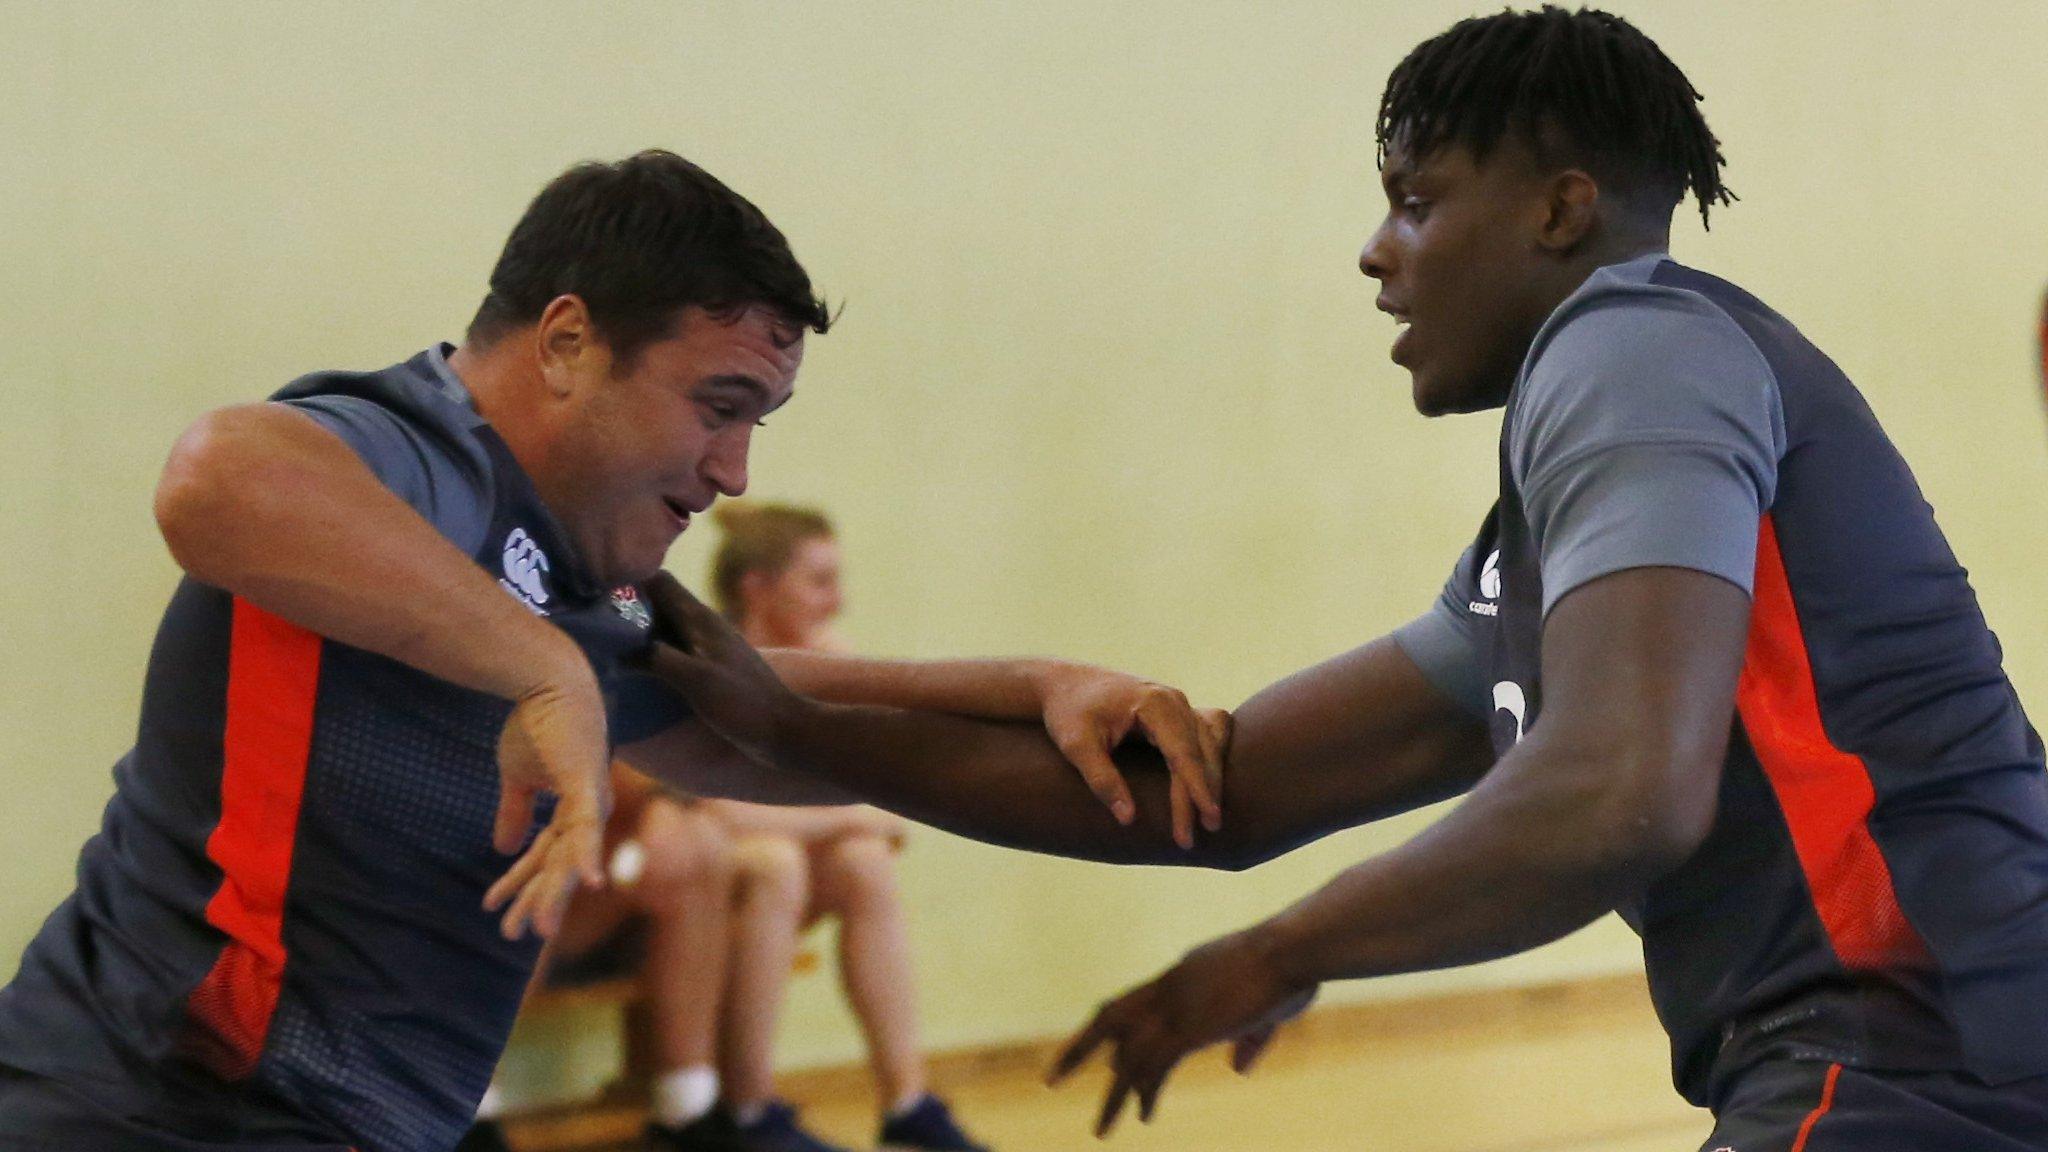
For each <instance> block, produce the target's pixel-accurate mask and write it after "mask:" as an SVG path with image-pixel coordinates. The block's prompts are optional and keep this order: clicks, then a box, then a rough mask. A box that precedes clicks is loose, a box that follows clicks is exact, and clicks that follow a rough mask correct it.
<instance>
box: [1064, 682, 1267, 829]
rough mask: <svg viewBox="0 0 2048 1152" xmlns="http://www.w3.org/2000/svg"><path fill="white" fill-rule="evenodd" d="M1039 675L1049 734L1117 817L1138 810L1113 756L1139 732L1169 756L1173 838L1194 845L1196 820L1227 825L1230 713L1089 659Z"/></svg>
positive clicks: (1121, 818) (1124, 819)
mask: <svg viewBox="0 0 2048 1152" xmlns="http://www.w3.org/2000/svg"><path fill="white" fill-rule="evenodd" d="M1037 681H1038V694H1039V704H1040V707H1041V708H1042V709H1043V710H1044V713H1045V715H1044V719H1045V731H1046V734H1047V735H1049V736H1051V737H1052V742H1053V743H1054V744H1056V745H1058V746H1059V750H1060V753H1061V755H1063V756H1065V757H1066V758H1067V762H1068V763H1070V764H1072V765H1073V766H1074V768H1075V769H1076V770H1077V771H1079V772H1080V773H1081V778H1082V779H1084V780H1086V781H1087V782H1088V788H1089V790H1090V791H1092V792H1094V793H1095V796H1096V799H1098V800H1101V801H1102V802H1103V804H1104V805H1106V806H1107V807H1108V808H1109V810H1110V813H1111V814H1112V815H1114V816H1115V817H1116V818H1117V821H1118V822H1119V823H1122V824H1129V823H1130V822H1131V821H1132V820H1134V819H1136V818H1137V811H1138V810H1137V805H1136V803H1135V802H1134V801H1133V800H1132V799H1131V788H1130V785H1129V784H1127V783H1125V782H1124V778H1123V774H1122V773H1121V772H1119V771H1117V767H1116V763H1115V761H1114V760H1112V759H1111V758H1110V754H1111V753H1112V752H1113V751H1115V749H1116V746H1117V745H1119V744H1121V743H1123V742H1124V741H1125V740H1126V739H1128V738H1129V737H1131V736H1133V735H1136V736H1139V737H1142V738H1143V739H1144V740H1145V741H1146V742H1147V743H1150V744H1151V745H1152V746H1153V747H1155V748H1157V749H1159V753H1160V755H1161V756H1162V757H1163V758H1164V759H1165V760H1166V768H1167V772H1168V773H1169V776H1170V780H1171V783H1170V786H1169V788H1168V790H1167V796H1168V800H1169V809H1170V811H1171V814H1172V818H1173V840H1174V843H1176V844H1178V845H1180V846H1181V847H1182V848H1193V847H1194V846H1195V821H1196V819H1197V818H1199V819H1200V820H1201V823H1202V827H1204V828H1207V829H1208V830H1209V831H1211V832H1214V831H1216V830H1218V829H1220V828H1222V827H1223V808H1222V805H1221V803H1220V799H1221V797H1222V795H1223V759H1224V756H1225V754H1226V753H1227V752H1228V751H1229V748H1230V728H1231V717H1230V713H1228V712H1226V711H1224V710H1223V709H1221V708H1196V707H1194V706H1193V705H1192V704H1189V703H1188V698H1187V696H1186V695H1184V694H1183V693H1182V692H1181V691H1180V689H1178V688H1171V687H1168V686H1167V685H1164V684H1160V683H1157V682H1155V681H1151V680H1146V679H1143V678H1141V677H1137V676H1133V675H1130V674H1129V673H1126V672H1116V671H1112V670H1111V669H1108V668H1097V667H1094V666H1092V665H1088V664H1069V663H1065V662H1059V661H1055V662H1050V663H1048V664H1046V665H1045V667H1044V671H1042V672H1041V673H1039V675H1038V677H1037Z"/></svg>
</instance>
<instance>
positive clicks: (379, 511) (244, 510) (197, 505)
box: [156, 404, 595, 699]
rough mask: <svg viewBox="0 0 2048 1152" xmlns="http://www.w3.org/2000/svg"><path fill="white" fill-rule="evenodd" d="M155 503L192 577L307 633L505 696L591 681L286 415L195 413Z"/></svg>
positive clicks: (274, 411) (410, 516)
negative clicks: (203, 415)
mask: <svg viewBox="0 0 2048 1152" xmlns="http://www.w3.org/2000/svg"><path fill="white" fill-rule="evenodd" d="M156 507H157V518H158V523H159V524H160V526H161V527H162V529H163V533H164V538H165V541H166V542H167V543H168V544H169V545H170V547H171V552H172V555H173V556H174V557H175V558H176V559H177V561H178V563H179V564H180V566H182V567H183V568H184V569H185V570H186V571H187V572H189V573H190V574H191V575H192V576H193V577H194V578H195V579H198V580H201V581H204V582H205V583H208V584H212V585H214V586H216V587H220V588H224V589H226V590H227V591H229V592H232V593H234V594H235V595H237V596H240V597H243V598H244V599H246V600H248V601H249V602H250V603H252V604H255V605H256V606H257V607H260V608H263V609H265V610H266V611H269V612H273V613H275V614H277V615H278V616H281V617H283V618H284V619H286V620H289V621H291V622H292V623H294V624H298V625H300V626H302V627H304V628H307V629H310V630H312V631H314V632H317V633H319V634H321V635H322V636H326V637H330V638H332V639H334V640H338V641H340V642H342V643H344V644H349V645H351V646H354V647H357V648H362V649H364V650H366V651H370V652H375V653H377V654H379V655H382V656H388V657H390V658H392V659H395V660H399V661H401V662H403V663H406V664H409V665H411V666H413V667H415V668H419V669H421V670H423V671H426V672H429V673H432V674H433V675H436V676H439V677H441V678H442V679H445V680H449V681H451V682H453V683H456V684H459V685H462V686H463V687H466V688H472V689H476V690H478V691H483V692H489V693H492V694H494V695H497V696H502V697H505V698H507V699H515V698H518V697H521V696H523V695H526V694H527V693H529V692H532V691H534V690H536V689H537V688H539V687H540V686H541V685H543V684H547V683H551V682H552V683H574V684H579V685H580V684H582V683H584V682H589V684H590V687H592V688H594V686H595V685H594V681H593V680H592V679H591V673H590V669H589V666H588V664H587V662H585V661H584V659H583V657H582V655H581V653H580V652H579V651H578V650H577V649H576V646H575V644H574V643H573V642H572V641H571V640H570V639H569V638H568V637H567V636H566V635H565V634H564V633H562V632H561V631H560V630H558V629H556V628H554V627H552V626H551V625H549V624H547V623H546V622H545V621H543V620H541V619H540V618H538V617H536V616H534V615H533V614H532V613H530V612H528V611H527V610H526V609H525V608H523V607H521V606H520V605H519V603H518V602H517V601H515V600H514V599H513V598H512V597H510V596H508V595H506V594H505V592H504V590H503V589H501V588H499V587H498V586H497V584H496V583H495V582H494V581H493V580H492V579H491V578H490V576H489V575H487V574H486V573H485V572H484V571H483V570H482V569H481V568H479V567H478V566H477V565H476V563H475V562H474V561H473V560H472V559H471V558H470V557H468V556H466V555H464V554H463V552H462V551H461V550H460V549H458V548H456V547H455V546H454V545H453V544H451V543H449V542H448V540H447V539H446V538H444V537H443V536H442V535H441V534H440V533H439V532H438V531H436V530H435V529H434V527H433V526H432V525H431V524H428V523H427V522H426V520H424V519H423V518H422V517H421V516H420V515H419V514H418V513H417V512H415V511H413V509H412V508H411V507H410V506H409V505H407V504H406V503H405V502H404V501H403V500H400V499H399V498H398V497H397V496H396V495H394V494H392V493H391V492H390V491H389V490H388V489H386V488H385V487H384V486H383V485H382V484H381V483H379V482H378V480H377V478H376V477H375V475H373V474H372V473H371V472H370V470H369V469H368V467H367V466H365V465H364V464H363V463H362V461H361V460H359V459H358V458H357V457H356V456H355V454H354V453H353V452H352V451H350V450H349V448H348V447H347V445H345V444H343V443H342V442H341V441H340V439H338V438H337V437H335V436H334V435H333V434H331V433H329V432H328V431H327V430H326V429H324V428H321V427H320V426H319V425H318V424H316V423H315V422H314V421H313V420H311V419H310V418H308V417H307V416H305V415H303V414H302V413H298V412H295V411H292V410H291V409H289V408H286V407H284V406H282V405H275V404H262V405H250V406H247V407H243V408H238V409H228V410H224V411H222V412H217V413H214V414H213V415H211V416H209V417H207V418H206V419H204V420H202V421H201V422H200V423H199V424H198V425H196V426H195V427H194V428H193V430H192V431H190V432H188V433H187V434H186V435H185V437H184V438H183V439H181V440H180V442H179V444H178V447H177V448H176V449H175V450H174V451H173V454H172V457H171V461H170V463H169V465H168V466H167V467H166V469H165V472H164V478H163V481H162V482H161V484H160V485H159V487H158V490H157V505H156Z"/></svg>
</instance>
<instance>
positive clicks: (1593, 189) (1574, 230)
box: [1536, 168, 1602, 252]
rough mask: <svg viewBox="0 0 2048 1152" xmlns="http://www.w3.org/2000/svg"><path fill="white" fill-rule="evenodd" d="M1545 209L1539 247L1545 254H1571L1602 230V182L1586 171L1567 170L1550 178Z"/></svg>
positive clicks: (1538, 238)
mask: <svg viewBox="0 0 2048 1152" xmlns="http://www.w3.org/2000/svg"><path fill="white" fill-rule="evenodd" d="M1544 207H1545V213H1544V220H1543V228H1542V231H1541V232H1539V233H1538V234H1537V238H1536V242H1537V244H1538V245H1540V246H1541V247H1542V248H1543V249H1544V250H1545V251H1546V252H1569V251H1571V250H1572V249H1574V248H1576V247H1578V246H1579V245H1580V244H1581V243H1583V242H1584V241H1585V240H1586V238H1587V237H1589V236H1591V235H1592V234H1593V232H1594V231H1595V230H1596V229H1597V228H1598V227H1599V223H1600V212H1601V207H1602V206H1601V203H1600V183H1599V181H1597V180H1595V179H1593V177H1592V176H1591V175H1589V174H1588V173H1587V172H1586V171H1585V170H1584V169H1580V168H1567V169H1565V170H1564V171H1562V172H1559V173H1557V174H1556V175H1554V176H1552V177H1550V179H1549V182H1548V184H1547V186H1546V187H1545V189H1544Z"/></svg>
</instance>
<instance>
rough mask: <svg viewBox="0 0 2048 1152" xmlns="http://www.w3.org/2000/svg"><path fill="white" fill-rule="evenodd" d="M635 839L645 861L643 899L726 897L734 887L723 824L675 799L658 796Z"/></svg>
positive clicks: (686, 901)
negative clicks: (658, 798) (660, 798)
mask: <svg viewBox="0 0 2048 1152" xmlns="http://www.w3.org/2000/svg"><path fill="white" fill-rule="evenodd" d="M634 840H635V842H636V843H638V845H639V846H640V851H641V853H642V857H643V858H642V864H641V871H640V878H639V880H638V882H637V884H636V887H637V888H638V889H639V891H640V893H641V895H642V898H643V899H644V900H647V901H651V902H659V903H683V904H689V903H695V902H697V901H702V900H707V899H715V900H723V899H724V898H725V894H726V893H727V892H728V891H729V890H730V889H731V886H732V877H733V868H734V862H733V844H732V838H731V836H730V835H729V834H728V833H727V832H726V830H725V827H724V825H722V824H720V823H719V822H718V821H716V820H714V819H712V818H711V817H709V816H706V815H705V814H703V813H702V812H699V811H696V810H694V809H690V808H685V807H683V806H682V805H680V804H678V803H676V802H675V801H672V800H666V799H663V800H656V801H653V802H652V803H650V804H649V805H648V806H647V812H646V813H645V814H644V815H643V816H642V817H641V818H640V826H639V828H638V829H637V831H636V834H635V837H634Z"/></svg>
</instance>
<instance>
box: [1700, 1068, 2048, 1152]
mask: <svg viewBox="0 0 2048 1152" xmlns="http://www.w3.org/2000/svg"><path fill="white" fill-rule="evenodd" d="M2044 1149H2048V1076H2037V1077H2034V1078H2033V1079H2029V1080H2021V1081H2018V1082H2016V1083H2012V1084H2002V1085H1997V1086H1993V1085H1990V1084H1986V1083H1984V1082H1983V1081H1982V1080H1979V1079H1977V1078H1976V1077H1974V1076H1970V1075H1968V1074H1966V1073H1955V1072H1873V1071H1858V1070H1857V1069H1855V1068H1849V1067H1845V1066H1843V1065H1840V1064H1822V1063H1814V1062H1807V1061H1798V1060H1771V1061H1767V1062H1765V1063H1762V1064H1758V1065H1756V1066H1755V1067H1753V1068H1750V1069H1748V1070H1747V1071H1744V1072H1742V1073H1740V1074H1739V1075H1738V1076H1737V1077H1736V1078H1735V1080H1734V1082H1733V1083H1732V1084H1730V1085H1729V1087H1728V1090H1727V1092H1726V1093H1725V1094H1724V1095H1723V1097H1722V1099H1721V1106H1720V1107H1719V1108H1718V1109H1716V1110H1715V1124H1714V1134H1713V1135H1712V1136H1709V1137H1707V1142H1706V1143H1705V1144H1702V1145H1700V1152H2043V1150H2044Z"/></svg>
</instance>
